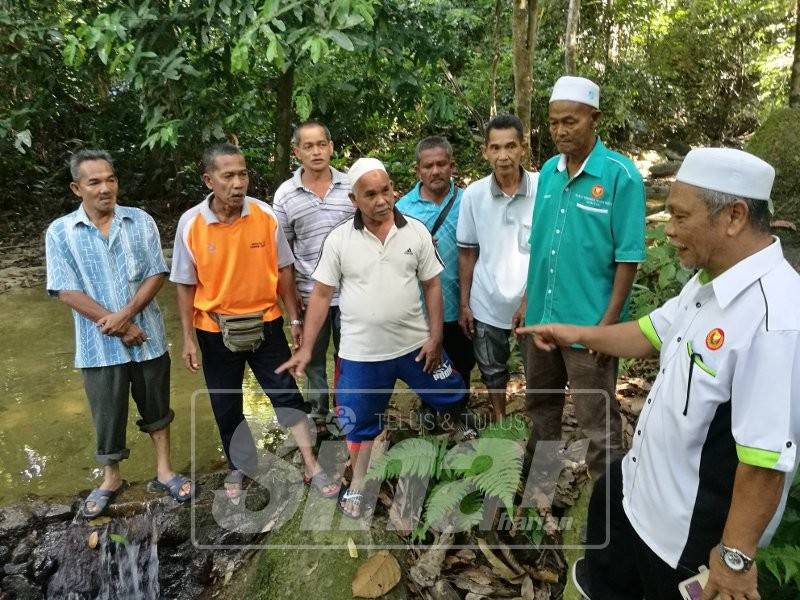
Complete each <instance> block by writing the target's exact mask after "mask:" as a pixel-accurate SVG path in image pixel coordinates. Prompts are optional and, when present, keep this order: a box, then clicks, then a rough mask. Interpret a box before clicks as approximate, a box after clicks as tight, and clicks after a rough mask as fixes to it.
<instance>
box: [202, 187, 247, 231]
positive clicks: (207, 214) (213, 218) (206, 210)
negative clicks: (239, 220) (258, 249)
mask: <svg viewBox="0 0 800 600" xmlns="http://www.w3.org/2000/svg"><path fill="white" fill-rule="evenodd" d="M213 197H214V192H211V193H210V194H209V195H208V196H206V199H205V200H203V206H202V208H201V209H200V212H201V213H202V215H203V218H204V219H205V220H206V223H208V224H209V225H210V224H211V223H219V222H220V221H219V217H217V215H216V214H214V211H213V210H211V199H212V198H213ZM252 200H253V198H251V197H250V196H245V197H244V203H243V204H242V214H241V215H240V216H242V217H246V216H247V215H249V214H250V202H251V201H252Z"/></svg>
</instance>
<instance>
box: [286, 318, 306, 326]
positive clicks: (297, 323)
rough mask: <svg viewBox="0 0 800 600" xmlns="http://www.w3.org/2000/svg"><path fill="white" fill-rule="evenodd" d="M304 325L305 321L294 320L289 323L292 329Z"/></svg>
mask: <svg viewBox="0 0 800 600" xmlns="http://www.w3.org/2000/svg"><path fill="white" fill-rule="evenodd" d="M302 324H303V319H292V320H291V321H289V325H291V326H292V327H294V326H295V325H302Z"/></svg>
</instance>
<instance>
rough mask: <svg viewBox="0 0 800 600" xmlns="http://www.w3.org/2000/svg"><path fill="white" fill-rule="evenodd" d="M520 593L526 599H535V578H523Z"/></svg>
mask: <svg viewBox="0 0 800 600" xmlns="http://www.w3.org/2000/svg"><path fill="white" fill-rule="evenodd" d="M519 595H520V596H521V597H523V598H524V599H525V600H533V579H531V578H530V577H526V578H525V579H523V581H522V587H521V588H520V590H519Z"/></svg>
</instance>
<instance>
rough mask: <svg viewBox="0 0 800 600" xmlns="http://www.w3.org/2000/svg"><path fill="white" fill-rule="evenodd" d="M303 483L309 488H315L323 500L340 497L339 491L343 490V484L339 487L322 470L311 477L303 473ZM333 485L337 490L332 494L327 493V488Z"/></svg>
mask: <svg viewBox="0 0 800 600" xmlns="http://www.w3.org/2000/svg"><path fill="white" fill-rule="evenodd" d="M303 483H305V484H306V485H308V486H311V487H313V488H315V489H316V490H317V491H318V492H319V493H320V495H321V496H322V497H323V498H333V497H335V496H338V495H339V491H340V490H341V487H342V486H341V484H339V485H337V484H336V482H334V481H333V480H332V479H331V478H330V476H329V475H328V474H327V473H326V472H325V471H323V470H322V469H320V470H319V471H318V472H317V473H316V474H314V475H312V476H311V477H309V476H308V475H306V474H305V473H303ZM331 485H336V489H335V490H334V491H332V492H327V493H326V492H325V488H326V487H328V486H331Z"/></svg>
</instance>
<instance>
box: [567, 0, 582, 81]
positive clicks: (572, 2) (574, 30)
mask: <svg viewBox="0 0 800 600" xmlns="http://www.w3.org/2000/svg"><path fill="white" fill-rule="evenodd" d="M580 13H581V0H569V10H568V11H567V32H566V35H565V36H564V70H565V71H566V72H567V75H572V74H573V73H575V63H576V57H575V55H576V54H577V52H578V21H579V20H580Z"/></svg>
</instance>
